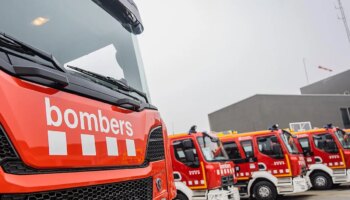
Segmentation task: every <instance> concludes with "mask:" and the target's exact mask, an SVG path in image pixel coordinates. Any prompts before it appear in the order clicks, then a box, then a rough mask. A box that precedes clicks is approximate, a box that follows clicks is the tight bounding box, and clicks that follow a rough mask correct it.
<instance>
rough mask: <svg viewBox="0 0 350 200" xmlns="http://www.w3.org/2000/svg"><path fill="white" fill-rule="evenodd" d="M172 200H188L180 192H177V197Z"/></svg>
mask: <svg viewBox="0 0 350 200" xmlns="http://www.w3.org/2000/svg"><path fill="white" fill-rule="evenodd" d="M174 200H188V198H187V196H186V195H184V194H183V193H181V192H177V195H176V197H175V199H174Z"/></svg>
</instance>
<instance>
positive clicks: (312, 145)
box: [293, 125, 350, 189]
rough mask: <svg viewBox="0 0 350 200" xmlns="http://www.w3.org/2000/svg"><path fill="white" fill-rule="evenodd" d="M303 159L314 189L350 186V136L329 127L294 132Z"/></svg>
mask: <svg viewBox="0 0 350 200" xmlns="http://www.w3.org/2000/svg"><path fill="white" fill-rule="evenodd" d="M293 134H295V135H296V136H297V138H298V141H299V145H300V146H299V148H300V149H301V150H302V152H303V153H304V155H305V157H306V163H307V165H308V168H309V169H310V171H309V172H308V176H309V177H310V179H311V183H312V186H313V188H315V189H330V188H332V186H333V185H334V184H342V183H348V182H350V137H349V136H350V135H349V133H346V132H345V131H343V130H341V129H339V128H335V127H332V125H328V126H327V127H326V128H321V129H314V130H309V131H302V132H295V133H293Z"/></svg>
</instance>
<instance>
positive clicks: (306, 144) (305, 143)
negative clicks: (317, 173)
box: [298, 136, 315, 167]
mask: <svg viewBox="0 0 350 200" xmlns="http://www.w3.org/2000/svg"><path fill="white" fill-rule="evenodd" d="M298 142H299V144H300V147H301V150H302V152H303V154H304V156H305V160H306V164H307V166H308V167H309V166H310V165H311V164H314V163H315V157H314V152H313V151H312V149H311V146H310V140H309V137H308V136H307V137H303V138H298Z"/></svg>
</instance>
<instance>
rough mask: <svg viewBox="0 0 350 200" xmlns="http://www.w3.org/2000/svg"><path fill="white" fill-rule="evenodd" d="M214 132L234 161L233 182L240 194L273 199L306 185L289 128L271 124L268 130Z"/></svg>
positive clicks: (306, 179)
mask: <svg viewBox="0 0 350 200" xmlns="http://www.w3.org/2000/svg"><path fill="white" fill-rule="evenodd" d="M218 136H219V138H220V140H221V141H222V143H223V145H224V148H225V150H226V152H227V154H228V156H229V158H230V159H231V160H232V161H233V162H234V163H235V165H236V170H235V173H236V176H237V180H238V182H237V184H236V186H237V187H238V188H239V190H240V195H241V197H242V198H247V197H254V198H256V199H258V200H263V199H264V200H265V199H269V200H270V199H272V200H273V199H276V198H277V196H278V195H284V194H292V193H299V192H304V191H306V190H308V189H309V188H310V183H309V180H308V178H307V177H306V176H305V175H306V171H307V168H306V164H305V160H304V157H303V155H302V154H300V153H299V151H298V149H297V147H296V144H295V142H294V140H293V137H292V134H290V133H289V132H287V131H285V130H281V129H278V127H277V126H273V128H272V129H271V130H265V131H258V132H249V133H240V134H218Z"/></svg>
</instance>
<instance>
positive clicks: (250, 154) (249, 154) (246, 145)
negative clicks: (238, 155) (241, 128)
mask: <svg viewBox="0 0 350 200" xmlns="http://www.w3.org/2000/svg"><path fill="white" fill-rule="evenodd" d="M241 145H242V147H243V150H244V153H245V156H246V158H254V149H253V143H252V141H251V140H246V141H242V142H241Z"/></svg>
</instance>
